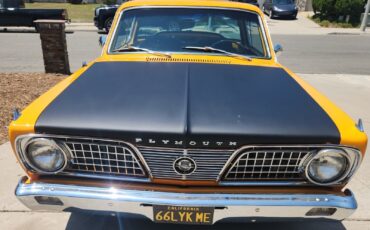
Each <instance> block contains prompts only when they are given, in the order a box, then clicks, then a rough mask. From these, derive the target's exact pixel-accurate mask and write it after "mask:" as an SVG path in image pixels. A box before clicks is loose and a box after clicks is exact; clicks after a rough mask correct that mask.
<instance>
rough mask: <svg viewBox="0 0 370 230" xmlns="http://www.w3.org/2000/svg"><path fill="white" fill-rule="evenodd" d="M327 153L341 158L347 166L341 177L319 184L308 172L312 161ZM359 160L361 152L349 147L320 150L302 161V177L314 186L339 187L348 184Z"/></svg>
mask: <svg viewBox="0 0 370 230" xmlns="http://www.w3.org/2000/svg"><path fill="white" fill-rule="evenodd" d="M329 151H334V152H335V153H336V154H339V155H341V156H343V157H344V159H345V160H346V162H347V166H346V169H345V170H344V171H343V172H342V173H341V175H338V176H337V177H335V179H333V180H332V181H328V182H320V181H319V180H317V179H315V178H313V177H312V176H311V175H310V172H309V169H310V164H311V163H312V162H313V160H315V159H317V158H319V157H320V156H322V155H324V154H326V153H328V152H329ZM361 159H362V155H361V152H360V151H359V150H357V149H353V148H349V147H332V148H330V147H328V148H322V149H321V150H319V151H317V153H316V154H312V155H311V156H309V157H308V158H307V159H306V160H304V161H303V164H304V165H303V168H304V175H305V177H306V179H307V180H308V181H309V182H310V183H312V184H315V185H319V186H334V185H341V184H344V183H346V182H348V180H349V179H350V178H351V177H352V175H353V174H354V173H355V172H356V170H357V169H358V166H359V164H360V162H361Z"/></svg>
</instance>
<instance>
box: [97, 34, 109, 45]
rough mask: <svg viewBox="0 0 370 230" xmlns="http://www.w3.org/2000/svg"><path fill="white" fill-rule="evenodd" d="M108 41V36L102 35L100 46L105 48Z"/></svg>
mask: <svg viewBox="0 0 370 230" xmlns="http://www.w3.org/2000/svg"><path fill="white" fill-rule="evenodd" d="M106 41H107V35H102V36H100V37H99V45H100V46H101V47H103V46H104V45H105V42H106Z"/></svg>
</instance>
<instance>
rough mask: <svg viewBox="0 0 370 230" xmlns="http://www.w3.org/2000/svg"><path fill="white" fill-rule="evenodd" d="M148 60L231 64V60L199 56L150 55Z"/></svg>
mask: <svg viewBox="0 0 370 230" xmlns="http://www.w3.org/2000/svg"><path fill="white" fill-rule="evenodd" d="M146 61H147V62H191V63H211V64H212V63H214V64H230V63H231V62H230V61H223V60H207V59H199V58H164V57H155V58H152V57H148V58H146Z"/></svg>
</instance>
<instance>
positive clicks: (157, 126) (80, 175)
mask: <svg viewBox="0 0 370 230" xmlns="http://www.w3.org/2000/svg"><path fill="white" fill-rule="evenodd" d="M104 41H105V42H104ZM101 42H102V43H104V47H103V52H102V55H101V56H100V57H99V58H97V59H96V60H95V61H93V62H92V63H89V64H88V65H87V66H84V67H82V68H81V69H80V70H78V71H77V72H76V73H74V74H73V75H71V76H70V77H68V78H66V79H65V80H63V81H62V82H60V83H59V84H58V85H56V86H55V87H54V88H52V89H51V90H49V91H48V92H47V93H45V94H44V95H42V96H41V97H40V98H38V99H37V100H35V101H34V102H33V103H32V104H30V105H29V106H28V107H27V108H26V109H25V110H23V111H22V112H21V114H19V116H16V117H15V119H14V121H13V122H12V123H11V125H10V128H9V134H10V140H11V143H12V146H13V148H14V151H15V153H16V156H17V158H18V160H19V162H20V164H21V165H22V167H23V168H24V170H25V172H26V174H27V176H26V177H24V178H22V179H21V180H20V182H19V184H18V186H17V188H16V196H17V197H18V198H19V200H20V201H21V202H22V203H24V204H25V205H26V206H27V207H29V208H30V209H32V210H37V211H45V210H46V211H99V212H103V213H107V214H110V213H117V212H122V213H135V214H141V215H144V216H146V217H148V218H150V219H152V220H153V221H155V222H160V223H182V224H213V223H215V222H217V221H219V220H221V219H224V218H233V217H235V218H237V217H241V218H244V219H246V220H250V221H259V220H267V219H271V218H272V219H276V218H278V219H282V220H285V219H291V218H294V219H295V218H298V219H306V218H307V219H310V218H320V219H332V220H341V219H343V218H346V217H347V216H349V215H351V214H352V213H353V212H354V211H355V209H356V207H357V204H356V200H355V198H354V195H353V194H352V193H351V191H350V190H348V189H345V188H344V187H345V185H346V184H347V182H348V181H349V180H350V178H351V177H352V176H353V175H354V173H355V172H356V170H357V169H358V167H359V165H360V163H361V160H362V157H363V155H364V153H365V149H366V145H367V136H366V134H365V133H364V130H363V127H362V123H361V121H359V122H354V121H353V120H352V119H351V118H350V117H349V116H348V115H347V114H346V113H344V112H343V111H342V110H340V109H339V108H338V107H336V106H335V105H334V104H333V103H332V102H330V101H329V100H328V99H327V98H326V97H324V96H323V95H322V94H320V93H319V92H317V91H316V90H315V89H314V88H312V87H311V86H310V85H308V84H307V83H306V82H304V81H303V80H302V79H300V78H299V77H297V76H296V75H295V74H294V73H292V72H291V71H290V70H289V69H287V68H286V67H284V66H282V65H281V64H279V63H278V62H277V60H276V53H277V52H278V51H279V50H280V49H281V47H279V46H276V48H273V43H272V41H271V38H270V35H269V31H268V28H267V25H266V22H265V20H264V16H263V14H262V12H261V11H260V10H259V9H258V8H257V7H255V6H253V5H250V4H245V3H239V2H231V1H216V0H208V1H207V0H200V1H185V0H183V1H181V0H180V1H176V0H171V1H170V0H137V1H129V2H126V3H124V4H122V6H121V7H120V8H119V9H118V10H117V13H116V16H115V19H114V22H113V24H112V29H111V31H110V33H109V35H108V36H107V38H106V39H101Z"/></svg>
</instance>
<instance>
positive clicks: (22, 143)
mask: <svg viewBox="0 0 370 230" xmlns="http://www.w3.org/2000/svg"><path fill="white" fill-rule="evenodd" d="M36 141H44V142H47V143H48V144H49V145H50V146H51V147H53V148H55V149H57V150H59V151H60V152H61V153H62V156H63V160H64V162H63V164H62V166H61V167H59V168H58V169H56V170H54V171H46V170H44V169H42V168H40V167H39V166H37V165H36V164H35V163H34V162H33V160H32V159H31V156H30V153H28V151H27V149H28V147H29V146H30V145H31V144H32V143H34V142H36ZM16 148H17V152H18V154H19V156H20V158H21V160H22V162H23V165H24V166H25V167H26V168H27V169H28V170H30V171H31V172H34V173H39V174H44V175H53V174H57V173H59V172H61V171H63V170H64V169H65V168H66V167H67V165H68V162H69V159H70V153H69V151H68V149H67V148H65V147H64V146H63V145H61V144H59V143H57V142H56V141H55V140H54V139H52V138H47V137H32V136H28V137H27V136H26V137H20V138H17V139H16Z"/></svg>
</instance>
